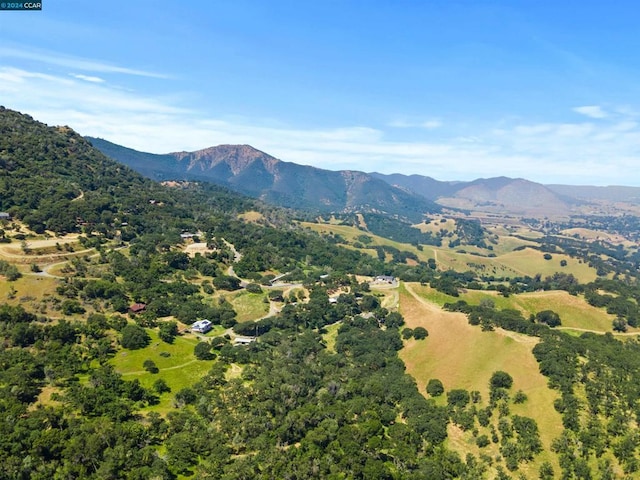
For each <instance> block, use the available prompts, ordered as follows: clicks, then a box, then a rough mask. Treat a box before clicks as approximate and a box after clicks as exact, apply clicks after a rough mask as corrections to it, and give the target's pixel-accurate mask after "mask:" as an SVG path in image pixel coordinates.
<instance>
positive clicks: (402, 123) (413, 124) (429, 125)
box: [387, 118, 443, 130]
mask: <svg viewBox="0 0 640 480" xmlns="http://www.w3.org/2000/svg"><path fill="white" fill-rule="evenodd" d="M387 126H388V127H392V128H426V129H427V130H432V129H434V128H440V127H442V126H443V123H442V121H440V120H438V119H431V120H426V121H411V120H407V119H402V118H401V119H395V120H392V121H391V122H389V123H388V124H387Z"/></svg>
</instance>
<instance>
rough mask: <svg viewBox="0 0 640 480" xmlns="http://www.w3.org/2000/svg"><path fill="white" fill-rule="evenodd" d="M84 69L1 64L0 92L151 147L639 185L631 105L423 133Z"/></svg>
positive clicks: (33, 111) (384, 168)
mask: <svg viewBox="0 0 640 480" xmlns="http://www.w3.org/2000/svg"><path fill="white" fill-rule="evenodd" d="M84 77H85V76H84V75H83V74H74V75H69V74H66V73H65V74H60V75H53V74H50V73H42V72H39V71H32V70H27V69H24V68H11V67H0V98H3V99H5V100H4V102H8V101H9V99H10V101H11V103H10V104H9V103H5V106H7V107H9V108H14V109H17V110H20V111H23V112H25V113H28V114H30V115H32V116H33V117H35V118H36V119H38V120H41V121H44V122H46V123H49V124H54V125H57V124H65V125H70V126H71V127H73V128H74V129H76V130H77V131H79V132H80V133H81V134H83V135H91V136H98V137H103V138H106V139H107V140H110V141H113V142H116V143H120V144H122V145H125V146H128V147H131V148H135V149H138V150H142V151H149V152H154V153H166V152H170V151H177V150H196V149H200V148H205V147H208V146H212V145H218V144H222V143H241V144H245V143H248V144H251V145H253V146H254V147H256V148H259V149H261V150H264V151H266V152H268V153H270V154H272V155H274V156H276V157H278V158H280V159H282V160H286V161H292V162H297V163H302V164H308V165H314V166H317V167H320V168H329V169H351V170H363V171H380V172H383V173H394V172H400V173H406V174H411V173H417V174H422V175H430V176H432V177H435V178H438V179H441V180H470V179H473V178H478V177H491V176H499V175H507V176H511V177H523V178H528V179H530V180H534V181H540V182H543V183H568V184H596V185H603V184H627V185H629V184H633V185H640V125H639V123H638V119H637V116H636V115H635V114H632V113H629V112H633V109H631V108H630V107H625V108H627V110H625V112H627V113H626V114H623V113H620V112H621V110H620V109H614V107H611V111H612V112H615V114H613V113H612V115H611V116H609V117H604V118H600V119H598V121H594V120H593V119H591V118H590V117H588V116H587V117H588V118H587V119H584V121H576V122H540V123H534V122H531V123H527V122H523V121H520V122H516V121H515V120H514V119H513V118H512V117H510V118H509V119H508V120H501V119H498V120H496V122H495V125H492V124H487V123H484V124H476V125H475V126H470V125H469V124H467V125H466V126H465V127H464V128H462V127H460V128H457V129H456V126H455V125H453V124H450V122H447V125H446V127H445V126H444V125H442V126H440V125H436V124H435V123H434V124H432V125H431V128H436V127H437V128H439V131H438V132H439V137H438V141H425V137H426V135H425V134H424V131H423V132H422V133H421V132H420V131H419V130H418V131H416V132H415V134H414V132H411V131H409V130H407V131H406V132H401V133H402V134H403V135H402V136H399V135H397V133H398V131H397V130H396V129H397V128H399V127H395V128H393V127H387V128H372V127H370V126H367V125H352V126H341V127H336V128H300V127H291V126H288V125H286V124H278V125H274V124H273V122H271V123H268V122H262V123H261V122H260V119H254V118H251V119H248V118H243V117H233V118H220V117H213V116H211V115H207V114H205V113H203V112H202V111H200V110H199V109H198V108H185V107H184V106H182V103H181V101H180V100H179V99H178V100H176V97H175V96H172V97H164V96H152V95H150V94H148V93H141V92H139V91H135V90H130V89H123V88H117V87H112V86H110V83H109V82H97V81H90V80H88V79H87V78H84ZM96 78H99V77H96ZM588 111H589V112H591V113H593V112H594V110H588ZM595 111H596V112H597V110H595ZM566 113H567V117H568V118H570V113H571V112H570V111H567V112H566ZM499 120H500V121H499ZM428 122H438V121H437V120H426V121H425V120H422V121H420V122H415V123H414V125H417V126H416V127H411V128H423V129H424V128H428V127H427V126H426V123H428ZM420 125H421V126H420ZM498 127H499V128H498ZM407 128H408V127H407ZM405 134H409V136H408V137H407V136H406V135H405ZM407 138H409V139H407ZM400 139H401V140H400Z"/></svg>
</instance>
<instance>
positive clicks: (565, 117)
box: [0, 0, 640, 186]
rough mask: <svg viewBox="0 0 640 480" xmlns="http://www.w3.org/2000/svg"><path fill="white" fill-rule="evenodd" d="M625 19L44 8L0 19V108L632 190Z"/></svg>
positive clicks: (345, 158)
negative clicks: (630, 187) (626, 187)
mask: <svg viewBox="0 0 640 480" xmlns="http://www.w3.org/2000/svg"><path fill="white" fill-rule="evenodd" d="M609 4H612V5H609ZM639 20H640V9H638V8H637V6H636V5H635V3H632V2H630V1H624V0H618V1H616V2H602V1H590V0H583V1H571V0H567V1H563V2H558V1H547V0H537V1H534V0H531V1H525V0H495V1H490V2H489V1H482V0H477V1H472V0H469V1H455V0H421V1H418V0H415V1H408V0H396V1H386V2H382V1H374V0H368V1H365V0H361V1H349V0H341V1H332V0H314V1H309V2H306V1H299V0H298V1H295V2H294V1H271V0H269V1H247V0H233V1H225V0H220V1H211V0H191V1H180V2H177V1H173V2H169V1H164V0H136V1H123V0H122V1H121V0H113V1H110V2H109V1H87V0H43V9H42V11H39V12H6V11H3V12H0V104H3V105H5V106H6V107H8V108H13V109H16V110H20V111H22V112H25V113H29V114H30V115H32V116H33V117H34V118H36V119H38V120H41V121H44V122H46V123H48V124H52V125H57V124H65V125H69V126H71V127H73V128H74V129H75V130H77V131H78V132H80V133H81V134H84V135H93V136H99V137H102V138H105V139H107V140H111V141H113V142H116V143H120V144H122V145H126V146H129V147H132V148H136V149H138V150H143V151H149V152H154V153H165V152H171V151H179V150H196V149H200V148H205V147H208V146H212V145H218V144H223V143H242V144H250V145H253V146H254V147H256V148H258V149H260V150H263V151H265V152H267V153H270V154H272V155H274V156H276V157H278V158H280V159H282V160H285V161H291V162H296V163H302V164H308V165H314V166H317V167H320V168H328V169H333V170H335V169H351V170H362V171H369V172H370V171H379V172H382V173H395V172H397V173H405V174H420V175H429V176H432V177H434V178H436V179H439V180H471V179H475V178H479V177H485V178H486V177H493V176H500V175H505V176H509V177H523V178H527V179H530V180H533V181H538V182H542V183H564V184H593V185H613V184H617V185H636V186H640V81H639V80H640V55H638V52H639V51H640V35H638V34H637V25H638V24H640V22H639Z"/></svg>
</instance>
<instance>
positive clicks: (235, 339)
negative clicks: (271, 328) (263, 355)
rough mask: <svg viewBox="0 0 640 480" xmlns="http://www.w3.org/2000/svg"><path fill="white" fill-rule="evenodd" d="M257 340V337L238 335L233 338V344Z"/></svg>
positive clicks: (244, 343)
mask: <svg viewBox="0 0 640 480" xmlns="http://www.w3.org/2000/svg"><path fill="white" fill-rule="evenodd" d="M255 341H256V337H236V338H234V339H233V345H234V346H235V345H249V344H250V343H252V342H255Z"/></svg>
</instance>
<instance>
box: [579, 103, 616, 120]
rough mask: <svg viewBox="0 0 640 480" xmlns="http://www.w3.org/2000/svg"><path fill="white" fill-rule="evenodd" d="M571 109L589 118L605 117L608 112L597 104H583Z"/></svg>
mask: <svg viewBox="0 0 640 480" xmlns="http://www.w3.org/2000/svg"><path fill="white" fill-rule="evenodd" d="M573 111H574V112H576V113H579V114H581V115H584V116H586V117H589V118H597V119H600V118H607V117H608V116H609V114H608V113H607V112H605V111H604V110H603V109H602V107H600V106H598V105H585V106H583V107H576V108H574V109H573Z"/></svg>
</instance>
